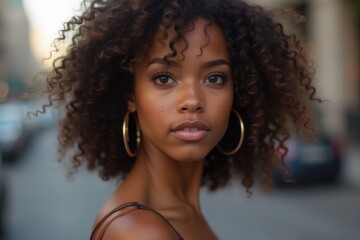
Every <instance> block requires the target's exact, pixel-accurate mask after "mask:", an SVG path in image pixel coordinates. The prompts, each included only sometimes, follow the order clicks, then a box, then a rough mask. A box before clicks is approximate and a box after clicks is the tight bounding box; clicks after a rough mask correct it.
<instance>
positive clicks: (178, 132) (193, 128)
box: [171, 120, 210, 141]
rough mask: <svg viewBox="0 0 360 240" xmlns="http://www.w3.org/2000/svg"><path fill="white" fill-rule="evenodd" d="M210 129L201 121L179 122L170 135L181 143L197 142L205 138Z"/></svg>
mask: <svg viewBox="0 0 360 240" xmlns="http://www.w3.org/2000/svg"><path fill="white" fill-rule="evenodd" d="M209 131H210V128H209V127H208V126H207V125H206V124H205V123H203V122H201V121H191V120H186V121H183V122H180V123H179V124H177V125H176V126H175V128H174V129H172V130H171V133H172V134H173V135H174V136H175V137H177V138H179V139H181V140H183V141H199V140H201V139H203V138H205V137H206V135H207V134H208V132H209Z"/></svg>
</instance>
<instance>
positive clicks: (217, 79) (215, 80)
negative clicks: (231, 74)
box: [204, 73, 226, 85]
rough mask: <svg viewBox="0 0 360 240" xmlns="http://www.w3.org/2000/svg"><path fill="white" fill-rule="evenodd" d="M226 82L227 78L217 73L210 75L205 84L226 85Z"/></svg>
mask: <svg viewBox="0 0 360 240" xmlns="http://www.w3.org/2000/svg"><path fill="white" fill-rule="evenodd" d="M225 81H226V76H225V75H224V74H220V73H216V74H211V75H209V76H208V77H207V78H206V79H205V81H204V83H206V84H215V85H221V84H224V83H225Z"/></svg>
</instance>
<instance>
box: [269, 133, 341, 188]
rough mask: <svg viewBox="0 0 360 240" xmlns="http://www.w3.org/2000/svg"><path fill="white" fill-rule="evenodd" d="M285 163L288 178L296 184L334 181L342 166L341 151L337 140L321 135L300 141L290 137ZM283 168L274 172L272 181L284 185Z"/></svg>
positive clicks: (337, 178)
mask: <svg viewBox="0 0 360 240" xmlns="http://www.w3.org/2000/svg"><path fill="white" fill-rule="evenodd" d="M286 146H287V148H288V153H287V155H286V157H285V159H284V160H285V163H286V165H287V166H288V167H289V169H290V171H291V172H290V176H289V179H290V180H294V181H295V182H296V183H297V184H312V183H335V182H337V181H338V180H339V177H340V173H341V168H342V165H343V163H342V161H343V158H342V151H341V147H340V144H339V142H338V141H336V140H335V139H332V138H330V137H325V136H322V137H320V138H318V139H316V140H309V141H301V140H300V139H298V138H291V139H290V140H288V142H287V143H286ZM284 177H285V170H284V169H283V168H281V169H278V170H276V171H275V173H274V182H275V184H277V185H284V184H285V183H286V182H285V181H284Z"/></svg>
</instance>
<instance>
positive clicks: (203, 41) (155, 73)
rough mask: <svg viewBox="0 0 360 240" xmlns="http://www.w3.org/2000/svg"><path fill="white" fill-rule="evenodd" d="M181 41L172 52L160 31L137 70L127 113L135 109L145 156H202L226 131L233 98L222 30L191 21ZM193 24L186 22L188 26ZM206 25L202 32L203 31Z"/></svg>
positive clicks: (175, 158) (203, 21)
mask: <svg viewBox="0 0 360 240" xmlns="http://www.w3.org/2000/svg"><path fill="white" fill-rule="evenodd" d="M194 23H195V25H194V29H193V30H191V31H189V32H188V33H186V34H185V38H186V39H187V41H188V44H189V46H188V49H187V50H185V51H184V52H183V55H184V56H183V55H181V51H182V50H183V49H184V46H185V45H184V43H183V42H180V43H178V44H176V45H175V47H176V49H177V52H178V53H179V54H178V55H177V56H176V57H175V58H171V59H169V62H168V63H167V62H164V61H163V57H164V56H166V55H167V54H169V53H171V52H172V51H171V49H170V48H169V38H170V39H171V38H172V37H173V36H174V34H175V33H174V31H173V30H169V32H168V34H169V35H168V39H167V40H165V41H164V42H161V41H159V39H160V38H161V36H162V34H161V32H158V33H156V34H155V36H154V39H153V45H152V47H151V48H150V50H149V52H148V54H147V56H146V57H145V58H144V60H143V61H142V62H141V63H140V64H139V66H137V67H136V70H135V92H134V97H133V102H130V103H129V110H130V111H137V116H138V121H139V125H140V129H141V141H142V144H141V148H143V149H142V150H144V151H146V153H147V154H152V155H153V154H155V156H159V157H161V156H162V157H168V158H172V159H174V160H178V161H195V160H202V159H204V158H205V157H206V155H207V154H208V153H209V152H210V150H211V149H212V148H213V147H214V146H216V144H217V143H218V142H219V141H220V140H221V138H222V136H223V135H224V133H225V131H226V128H227V124H228V118H229V114H230V111H231V106H232V101H233V80H232V76H231V68H230V54H229V51H228V49H227V45H226V42H225V39H224V36H223V33H222V31H221V29H220V28H219V27H218V26H217V25H215V24H212V25H210V26H207V27H206V25H207V24H208V21H206V20H204V19H202V18H199V19H196V20H195V22H194ZM191 27H192V26H189V28H191ZM205 27H206V32H207V34H206V33H205Z"/></svg>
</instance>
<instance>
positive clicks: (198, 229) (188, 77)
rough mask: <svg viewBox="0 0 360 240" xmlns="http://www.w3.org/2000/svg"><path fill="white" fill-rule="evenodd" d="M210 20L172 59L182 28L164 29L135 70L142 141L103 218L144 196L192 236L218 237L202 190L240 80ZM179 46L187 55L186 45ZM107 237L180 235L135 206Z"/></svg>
mask: <svg viewBox="0 0 360 240" xmlns="http://www.w3.org/2000/svg"><path fill="white" fill-rule="evenodd" d="M207 24H208V21H207V20H205V19H203V18H197V19H195V21H194V29H193V30H191V31H189V32H187V33H186V34H185V38H186V39H187V41H188V43H189V46H188V49H187V50H186V51H185V52H183V54H184V56H182V55H181V54H178V55H177V56H176V57H175V58H171V59H170V60H171V63H170V64H167V63H164V62H163V61H161V59H163V57H164V56H166V55H167V54H169V53H171V50H170V48H169V47H168V45H169V38H172V37H173V36H174V30H173V29H170V30H169V32H168V34H169V38H168V39H166V40H165V41H163V42H161V41H160V40H159V39H160V38H161V36H162V35H161V34H160V32H158V33H156V34H155V36H154V39H153V46H152V47H151V48H150V51H149V53H148V54H147V56H146V57H145V58H144V59H143V61H142V62H141V63H140V64H139V65H138V66H137V67H136V68H135V90H134V95H133V98H132V101H130V102H129V104H128V108H129V111H131V112H135V111H136V113H137V116H138V122H139V125H140V129H141V134H142V135H141V145H140V149H139V152H138V155H137V157H136V162H135V165H134V167H133V169H132V170H131V172H130V173H129V175H128V176H127V177H126V179H125V180H124V181H123V182H122V184H121V185H120V186H119V187H118V189H117V190H116V191H115V192H114V194H113V195H112V196H111V197H110V198H109V200H108V201H107V202H106V203H105V205H104V207H103V208H102V210H101V211H100V213H99V215H98V217H97V221H99V219H101V218H102V217H103V216H104V215H105V214H106V213H107V212H109V211H110V210H112V209H113V208H115V207H117V206H119V205H120V204H123V203H126V202H130V201H137V202H140V203H142V204H144V205H147V206H149V207H151V208H153V209H155V210H157V211H158V212H159V213H160V214H162V215H163V216H164V217H165V218H166V219H167V220H168V221H169V222H170V223H171V224H172V225H173V226H174V227H175V229H176V230H177V231H178V232H179V233H180V235H182V237H183V238H184V239H187V240H191V239H209V240H211V239H217V238H216V236H215V235H214V233H213V232H212V231H211V229H210V228H209V226H208V224H207V223H206V221H205V219H204V217H203V216H202V214H201V209H200V205H199V190H200V184H201V176H202V172H203V167H204V158H205V157H206V155H207V154H208V153H209V152H210V151H211V149H213V148H214V147H215V146H216V145H217V143H218V142H219V141H220V140H221V138H222V137H223V135H224V133H225V131H226V128H227V124H228V120H229V115H230V111H231V106H232V101H233V80H232V76H231V68H230V54H229V51H228V49H227V44H226V41H225V39H224V36H223V33H222V31H221V29H220V28H219V27H218V26H217V25H215V24H211V25H210V26H207V27H206V25H207ZM205 27H206V29H207V32H208V37H209V38H210V42H208V38H207V36H206V35H205V33H204V29H205ZM187 28H189V30H190V29H192V26H187ZM205 46H206V47H205ZM175 47H176V49H177V50H178V52H181V50H182V49H183V48H184V43H182V42H181V43H178V44H177V45H176V46H175ZM201 48H202V53H201V50H200V49H201ZM184 121H185V122H193V121H200V122H201V123H203V124H204V125H206V127H207V128H206V130H205V131H199V132H195V133H190V137H189V134H188V133H189V132H186V131H185V132H184V131H183V130H182V131H180V132H177V131H174V129H176V128H177V126H179V124H181V123H183V122H184ZM191 134H193V135H194V136H195V137H194V136H193V135H191ZM183 136H185V139H184V137H183ZM159 196H161V197H159ZM140 230H141V231H140ZM103 239H105V240H106V239H125V240H126V239H147V240H149V239H175V238H174V233H173V232H172V231H171V229H170V228H169V227H168V225H166V223H165V222H164V221H163V220H162V219H160V218H159V217H158V216H156V215H155V214H153V213H151V212H146V211H143V210H135V211H130V212H129V213H127V214H126V215H124V216H122V217H121V218H116V219H115V220H114V221H113V222H112V224H110V226H109V228H108V229H107V231H106V233H105V236H104V238H103Z"/></svg>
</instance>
